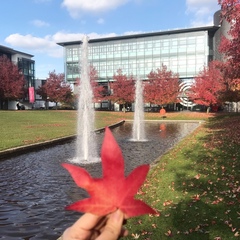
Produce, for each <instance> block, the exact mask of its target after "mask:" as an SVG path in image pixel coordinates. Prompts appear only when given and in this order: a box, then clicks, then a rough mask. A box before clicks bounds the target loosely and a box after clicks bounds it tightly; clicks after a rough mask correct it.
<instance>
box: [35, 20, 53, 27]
mask: <svg viewBox="0 0 240 240" xmlns="http://www.w3.org/2000/svg"><path fill="white" fill-rule="evenodd" d="M31 23H32V24H33V25H34V26H36V27H48V26H50V24H49V23H47V22H44V21H42V20H39V19H35V20H33V21H32V22H31Z"/></svg>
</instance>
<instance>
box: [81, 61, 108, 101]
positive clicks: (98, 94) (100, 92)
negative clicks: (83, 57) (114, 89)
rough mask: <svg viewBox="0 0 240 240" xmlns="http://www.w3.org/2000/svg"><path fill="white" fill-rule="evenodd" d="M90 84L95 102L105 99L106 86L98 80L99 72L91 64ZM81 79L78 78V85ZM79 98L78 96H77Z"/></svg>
mask: <svg viewBox="0 0 240 240" xmlns="http://www.w3.org/2000/svg"><path fill="white" fill-rule="evenodd" d="M89 72H90V73H89V77H90V84H91V87H92V91H93V102H99V101H101V100H103V99H104V91H105V89H104V87H103V86H102V85H99V83H98V82H97V79H98V73H97V70H96V68H95V67H93V66H92V65H91V66H90V70H89ZM80 82H81V79H79V78H78V79H76V85H78V86H79V85H80ZM77 98H78V96H77Z"/></svg>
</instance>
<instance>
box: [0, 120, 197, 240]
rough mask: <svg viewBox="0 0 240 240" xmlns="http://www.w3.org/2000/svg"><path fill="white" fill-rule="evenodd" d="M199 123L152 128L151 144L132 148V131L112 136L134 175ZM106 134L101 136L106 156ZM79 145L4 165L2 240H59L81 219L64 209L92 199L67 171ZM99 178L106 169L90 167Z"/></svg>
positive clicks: (0, 202)
mask: <svg viewBox="0 0 240 240" xmlns="http://www.w3.org/2000/svg"><path fill="white" fill-rule="evenodd" d="M198 125H199V124H198V123H162V122H154V123H151V124H148V123H146V126H145V128H146V138H147V139H148V141H147V142H131V141H129V139H130V138H131V137H132V136H131V131H132V125H131V124H130V123H125V124H124V125H122V126H120V127H118V128H116V129H114V130H112V131H113V134H114V136H115V138H116V140H117V142H118V144H119V145H120V147H121V149H122V151H123V155H124V159H125V172H126V174H128V173H129V172H130V171H131V170H133V169H134V168H135V167H136V166H138V165H140V164H144V163H152V162H153V161H154V160H155V159H156V158H157V157H159V156H161V155H162V154H163V153H164V152H166V151H167V150H168V149H169V148H171V147H173V146H174V145H175V144H176V143H177V142H178V141H179V140H180V139H182V138H183V137H185V136H186V135H188V134H189V133H190V132H192V131H193V130H194V129H195V128H197V127H198ZM103 136H104V134H103V133H101V134H97V136H96V138H97V141H98V143H99V145H98V148H99V152H100V148H101V144H102V139H103ZM75 148H76V143H75V141H72V142H69V143H66V144H62V145H57V146H55V147H52V148H49V149H45V150H41V151H38V152H31V153H28V154H24V155H21V156H18V157H14V158H11V159H7V160H5V161H2V162H0V171H1V175H0V193H1V199H0V239H7V240H23V239H24V240H30V239H31V240H37V239H41V240H44V239H48V240H54V239H57V237H58V236H59V235H61V233H62V232H63V231H64V229H66V228H67V227H68V226H70V225H71V224H72V223H73V222H75V221H76V219H77V218H79V216H81V213H76V212H71V211H65V210H64V207H65V206H66V205H68V204H70V203H72V202H75V201H77V200H80V199H82V198H85V197H87V193H86V192H85V191H84V190H82V189H80V188H78V187H76V186H75V183H74V182H73V180H72V178H71V177H70V176H69V174H68V172H67V171H66V170H65V169H63V168H62V167H61V165H60V164H61V163H62V162H67V161H69V160H71V159H73V158H74V157H75ZM84 167H85V168H86V169H87V170H88V171H89V172H90V173H91V174H92V176H94V177H99V176H101V174H102V171H101V163H93V164H88V165H84Z"/></svg>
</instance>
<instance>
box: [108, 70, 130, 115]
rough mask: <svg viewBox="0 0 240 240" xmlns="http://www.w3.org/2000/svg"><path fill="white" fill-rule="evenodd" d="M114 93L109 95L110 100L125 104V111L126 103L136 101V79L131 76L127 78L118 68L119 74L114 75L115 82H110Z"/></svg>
mask: <svg viewBox="0 0 240 240" xmlns="http://www.w3.org/2000/svg"><path fill="white" fill-rule="evenodd" d="M110 86H111V90H112V94H111V95H110V96H109V97H108V99H109V100H111V101H113V102H115V103H118V104H123V109H124V111H125V109H126V104H128V103H132V102H134V79H133V77H132V76H131V77H130V78H127V76H126V75H123V74H122V70H121V69H118V70H117V74H114V76H113V82H111V84H110Z"/></svg>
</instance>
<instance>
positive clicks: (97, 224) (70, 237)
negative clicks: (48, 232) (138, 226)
mask: <svg viewBox="0 0 240 240" xmlns="http://www.w3.org/2000/svg"><path fill="white" fill-rule="evenodd" d="M123 222H124V214H123V213H122V212H121V211H120V210H117V211H115V212H113V213H111V214H109V215H108V216H105V217H100V216H97V215H94V214H91V213H85V214H84V215H83V216H82V217H80V218H79V219H78V220H77V221H76V222H75V223H74V224H73V225H72V226H71V227H69V228H67V229H66V230H65V231H64V233H63V235H62V237H61V238H60V240H116V239H118V238H119V237H123V236H127V234H128V232H127V230H125V229H124V228H123Z"/></svg>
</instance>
